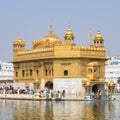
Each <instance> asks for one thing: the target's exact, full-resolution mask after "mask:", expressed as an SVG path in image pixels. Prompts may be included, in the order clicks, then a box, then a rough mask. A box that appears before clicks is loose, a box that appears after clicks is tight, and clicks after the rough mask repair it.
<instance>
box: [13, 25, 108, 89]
mask: <svg viewBox="0 0 120 120" xmlns="http://www.w3.org/2000/svg"><path fill="white" fill-rule="evenodd" d="M105 61H106V54H105V48H104V39H103V37H102V34H101V32H100V31H98V32H97V33H96V35H95V37H94V39H92V33H91V32H90V45H89V46H78V45H76V44H75V42H74V34H73V32H72V30H71V28H70V27H68V29H67V30H66V32H65V35H64V40H62V39H60V38H59V37H58V36H57V35H55V34H54V32H53V29H52V25H51V26H50V30H49V32H48V34H47V35H45V36H44V37H43V38H41V39H40V40H38V41H37V40H33V41H32V49H30V50H28V49H26V42H25V41H24V40H22V39H21V37H20V35H19V36H18V38H17V39H16V40H15V41H14V42H13V63H14V81H15V82H24V83H25V84H26V86H28V85H29V83H35V82H38V83H40V84H41V83H42V81H44V86H45V87H48V88H53V89H57V87H58V89H60V87H62V88H64V89H68V88H69V87H71V89H73V91H81V90H82V89H83V88H85V87H86V86H87V85H88V84H89V85H90V86H92V87H94V85H96V86H97V85H100V84H102V85H107V83H106V82H105V81H104V77H105ZM65 80H66V81H65ZM57 81H58V82H57ZM61 81H64V82H61ZM69 81H71V84H70V83H68V82H69ZM76 81H79V82H77V83H76V85H77V88H78V89H79V86H80V87H81V89H79V90H78V89H77V90H75V88H76V85H75V86H74V84H75V82H76ZM67 83H68V84H69V86H67V85H66V84H67ZM63 84H64V85H63ZM64 86H66V87H64ZM73 86H74V87H73ZM95 88H96V87H95ZM93 89H94V88H93ZM68 91H69V90H68Z"/></svg>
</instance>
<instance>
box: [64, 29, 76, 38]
mask: <svg viewBox="0 0 120 120" xmlns="http://www.w3.org/2000/svg"><path fill="white" fill-rule="evenodd" d="M64 38H65V40H74V35H73V32H72V30H71V29H70V27H68V29H67V31H66V33H65V36H64Z"/></svg>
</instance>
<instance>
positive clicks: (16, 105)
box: [0, 100, 120, 120]
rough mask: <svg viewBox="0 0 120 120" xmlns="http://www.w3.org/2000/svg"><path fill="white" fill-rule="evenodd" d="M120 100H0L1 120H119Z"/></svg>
mask: <svg viewBox="0 0 120 120" xmlns="http://www.w3.org/2000/svg"><path fill="white" fill-rule="evenodd" d="M119 107H120V101H22V100H0V120H118V119H120V115H119V110H118V109H116V108H119Z"/></svg>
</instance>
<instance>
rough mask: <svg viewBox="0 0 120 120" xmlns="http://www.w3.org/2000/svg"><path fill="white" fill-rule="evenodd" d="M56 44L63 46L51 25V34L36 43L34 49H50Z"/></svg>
mask: <svg viewBox="0 0 120 120" xmlns="http://www.w3.org/2000/svg"><path fill="white" fill-rule="evenodd" d="M56 44H62V40H61V39H60V38H58V36H57V35H55V34H54V33H53V30H52V25H50V30H49V33H48V34H47V35H45V36H44V37H43V38H42V39H40V40H39V41H34V44H33V48H43V47H50V46H54V45H56Z"/></svg>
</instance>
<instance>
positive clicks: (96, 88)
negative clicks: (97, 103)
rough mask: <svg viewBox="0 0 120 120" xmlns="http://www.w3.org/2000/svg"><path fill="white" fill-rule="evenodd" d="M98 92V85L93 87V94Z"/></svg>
mask: <svg viewBox="0 0 120 120" xmlns="http://www.w3.org/2000/svg"><path fill="white" fill-rule="evenodd" d="M97 91H98V87H97V86H96V85H93V87H92V92H93V93H96V92H97Z"/></svg>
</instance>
